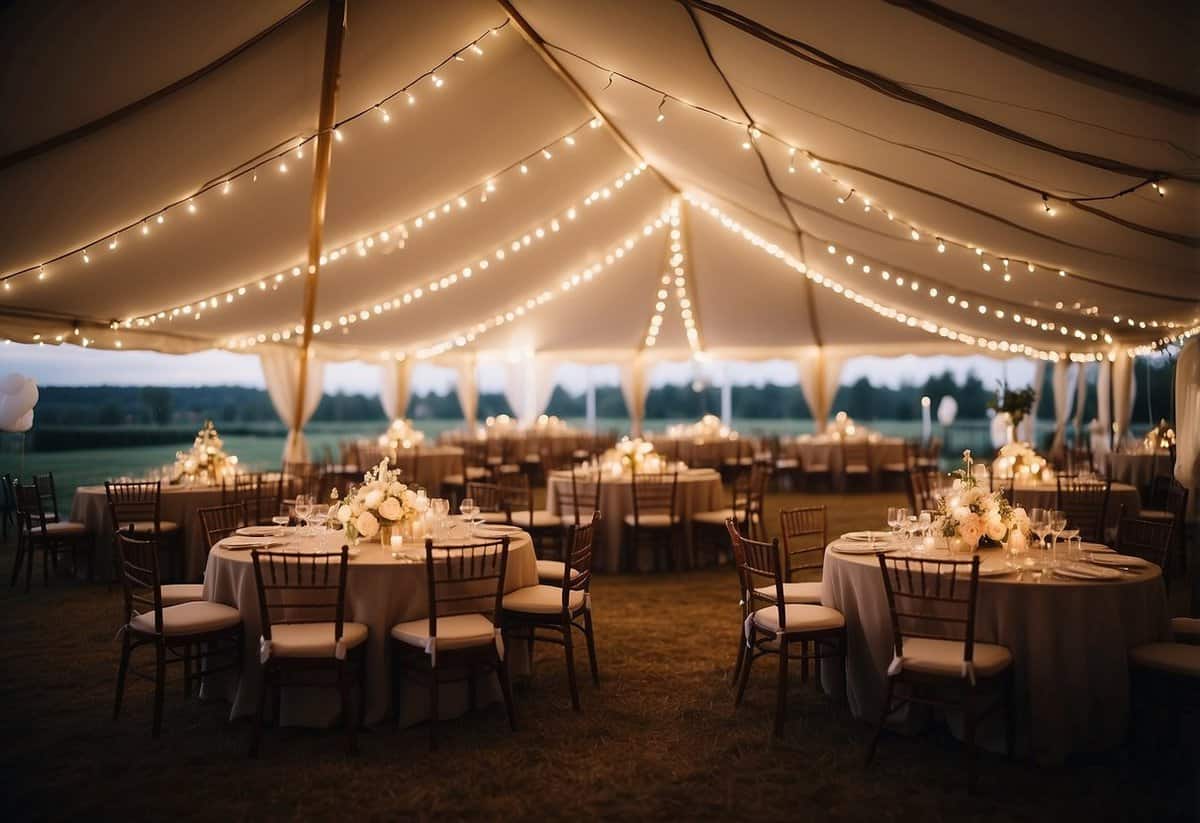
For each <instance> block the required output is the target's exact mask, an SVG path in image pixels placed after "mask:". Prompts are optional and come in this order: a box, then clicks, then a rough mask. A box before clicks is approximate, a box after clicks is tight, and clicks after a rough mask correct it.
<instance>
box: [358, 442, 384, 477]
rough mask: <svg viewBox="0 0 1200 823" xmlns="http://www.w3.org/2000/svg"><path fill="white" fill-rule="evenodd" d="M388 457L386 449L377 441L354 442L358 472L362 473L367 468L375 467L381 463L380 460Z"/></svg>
mask: <svg viewBox="0 0 1200 823" xmlns="http://www.w3.org/2000/svg"><path fill="white" fill-rule="evenodd" d="M384 457H387V455H386V454H384V451H383V449H382V448H380V446H379V445H378V444H376V443H370V442H361V441H360V442H358V443H355V444H354V462H355V466H356V467H357V468H358V473H359V474H360V475H361V474H363V473H364V472H366V471H367V469H373V468H375V467H376V466H378V465H379V461H381V460H383V458H384Z"/></svg>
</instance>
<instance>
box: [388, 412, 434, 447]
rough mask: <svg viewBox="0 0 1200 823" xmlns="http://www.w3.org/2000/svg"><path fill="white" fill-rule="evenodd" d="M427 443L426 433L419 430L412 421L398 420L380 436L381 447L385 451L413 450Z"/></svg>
mask: <svg viewBox="0 0 1200 823" xmlns="http://www.w3.org/2000/svg"><path fill="white" fill-rule="evenodd" d="M424 442H425V432H423V431H420V430H418V429H417V428H416V427H415V426H414V425H413V423H412V421H411V420H406V419H404V418H397V419H396V420H393V421H392V423H391V425H390V426H388V429H387V431H385V432H384V433H383V434H381V435H379V445H380V447H381V448H384V449H391V450H392V451H396V450H397V449H411V448H413V447H415V446H419V445H421V444H422V443H424Z"/></svg>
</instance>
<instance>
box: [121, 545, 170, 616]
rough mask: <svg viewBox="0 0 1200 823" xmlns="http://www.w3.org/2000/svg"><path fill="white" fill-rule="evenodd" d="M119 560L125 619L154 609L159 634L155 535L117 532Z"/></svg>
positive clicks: (158, 585)
mask: <svg viewBox="0 0 1200 823" xmlns="http://www.w3.org/2000/svg"><path fill="white" fill-rule="evenodd" d="M116 539H117V552H118V556H119V559H120V563H121V591H122V594H123V596H124V601H125V613H124V622H125V623H128V622H129V621H130V620H132V619H133V618H134V617H137V616H138V615H139V614H145V613H147V612H151V611H152V612H154V631H155V632H156V633H158V634H162V630H163V629H162V621H163V616H162V609H163V604H162V580H161V578H160V576H159V569H158V539H157V538H156V537H155V536H153V535H151V536H149V537H146V538H141V537H135V536H134V535H133V533H132V532H131V531H128V530H126V531H118V532H117V533H116Z"/></svg>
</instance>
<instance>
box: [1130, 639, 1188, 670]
mask: <svg viewBox="0 0 1200 823" xmlns="http://www.w3.org/2000/svg"><path fill="white" fill-rule="evenodd" d="M1129 662H1130V663H1132V664H1133V665H1135V666H1141V667H1142V668H1145V669H1156V670H1158V671H1161V672H1169V673H1170V674H1180V675H1183V676H1185V677H1197V678H1200V646H1193V645H1191V644H1189V643H1147V644H1146V645H1145V646H1138V647H1137V648H1135V649H1133V650H1132V651H1130V652H1129Z"/></svg>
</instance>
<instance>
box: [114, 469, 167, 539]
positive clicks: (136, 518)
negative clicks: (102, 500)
mask: <svg viewBox="0 0 1200 823" xmlns="http://www.w3.org/2000/svg"><path fill="white" fill-rule="evenodd" d="M104 494H105V496H106V497H107V499H108V511H109V515H110V516H111V517H112V527H113V531H120V530H121V529H122V528H124V527H126V526H128V525H129V524H130V523H135V522H152V523H154V531H155V533H157V532H158V529H159V522H160V521H161V519H162V518H161V516H160V512H161V510H162V481H160V480H121V481H112V480H106V481H105V482H104Z"/></svg>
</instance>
